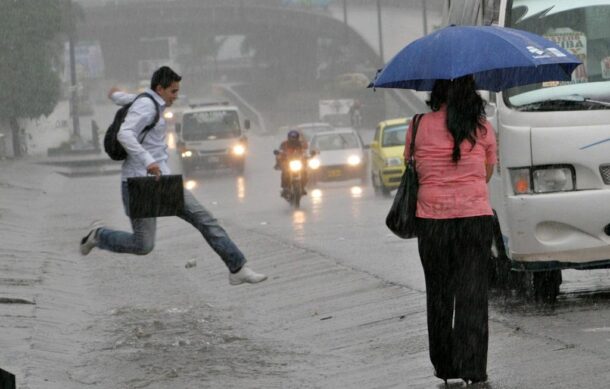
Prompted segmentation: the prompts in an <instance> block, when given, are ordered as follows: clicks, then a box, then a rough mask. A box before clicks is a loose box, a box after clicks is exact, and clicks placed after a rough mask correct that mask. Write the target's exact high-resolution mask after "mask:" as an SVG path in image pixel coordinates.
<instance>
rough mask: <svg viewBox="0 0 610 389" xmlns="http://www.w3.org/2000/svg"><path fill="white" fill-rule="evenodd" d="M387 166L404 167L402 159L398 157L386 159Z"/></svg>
mask: <svg viewBox="0 0 610 389" xmlns="http://www.w3.org/2000/svg"><path fill="white" fill-rule="evenodd" d="M385 165H386V166H401V165H402V159H400V158H398V157H392V158H386V159H385Z"/></svg>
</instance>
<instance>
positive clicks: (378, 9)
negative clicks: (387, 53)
mask: <svg viewBox="0 0 610 389" xmlns="http://www.w3.org/2000/svg"><path fill="white" fill-rule="evenodd" d="M377 28H378V30H379V33H378V35H379V58H381V65H383V64H384V63H385V59H384V55H383V31H382V30H383V26H382V24H381V0H377Z"/></svg>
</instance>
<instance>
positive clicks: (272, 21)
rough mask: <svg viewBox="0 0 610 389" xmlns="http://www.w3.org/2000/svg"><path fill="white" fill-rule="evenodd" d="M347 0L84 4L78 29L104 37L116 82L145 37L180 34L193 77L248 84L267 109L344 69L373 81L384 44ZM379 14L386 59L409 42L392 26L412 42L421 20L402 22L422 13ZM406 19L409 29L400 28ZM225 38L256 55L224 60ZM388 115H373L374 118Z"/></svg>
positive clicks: (362, 10) (405, 103)
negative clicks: (325, 1)
mask: <svg viewBox="0 0 610 389" xmlns="http://www.w3.org/2000/svg"><path fill="white" fill-rule="evenodd" d="M365 3H366V2H365ZM344 4H347V5H348V7H346V8H344V9H341V7H340V5H339V4H337V3H335V4H334V5H332V4H331V6H329V7H327V8H325V9H320V8H316V7H295V6H289V5H286V4H285V0H222V1H218V0H173V1H150V0H149V1H146V2H139V1H137V0H131V1H129V0H123V1H114V2H108V3H106V4H105V5H101V6H100V5H93V4H91V5H87V6H86V7H85V20H84V21H82V23H79V24H78V25H77V34H78V38H79V40H81V41H91V40H96V41H99V42H100V45H101V48H102V52H103V54H104V62H105V67H106V76H107V78H110V79H115V80H119V81H134V80H137V79H138V78H139V77H141V76H139V75H138V62H139V61H141V60H142V59H146V55H147V54H146V53H143V50H142V40H143V39H147V38H148V39H150V38H156V37H163V36H172V37H175V39H176V41H177V47H178V50H177V51H178V54H177V57H178V58H177V61H178V62H179V63H180V65H181V72H182V73H183V74H185V75H188V76H189V79H190V80H194V79H197V80H198V81H200V82H201V83H203V84H205V83H206V82H212V81H216V80H218V79H219V78H225V79H227V80H228V81H241V82H246V83H250V84H252V88H250V89H251V90H250V91H249V92H248V91H246V93H247V94H248V93H249V94H250V96H249V97H251V98H255V99H257V100H258V101H259V102H263V100H265V101H267V102H268V103H269V104H267V107H263V109H266V108H270V107H272V106H273V102H272V101H273V100H274V98H273V95H274V94H277V91H279V90H281V91H282V92H289V91H294V92H300V91H304V90H311V89H318V90H320V89H324V88H325V87H326V86H327V85H329V84H332V80H333V79H334V78H335V77H336V76H337V75H340V74H342V73H349V72H359V73H365V75H366V76H367V77H369V78H371V77H372V76H373V75H374V73H375V70H376V69H377V68H379V67H380V65H381V64H382V60H381V59H380V57H379V45H375V44H374V40H375V39H374V38H372V37H373V36H375V34H376V33H377V32H376V30H377V27H376V26H377V24H376V23H377V19H376V16H375V9H371V7H370V6H369V5H366V4H364V3H363V4H364V5H362V4H357V5H351V4H350V1H349V0H348V1H346V2H345V3H344ZM396 10H401V11H402V13H398V12H396ZM345 11H347V12H345ZM382 11H383V14H382V16H383V18H384V20H385V24H384V29H385V31H384V32H385V33H384V43H385V45H386V53H388V54H387V56H388V57H389V56H391V55H393V53H392V51H393V50H392V49H393V48H394V47H397V46H403V45H404V44H403V43H402V42H400V43H398V44H396V43H394V42H396V41H401V40H404V39H405V37H406V36H405V35H404V34H403V35H398V36H399V39H397V35H396V34H395V33H393V31H392V30H393V29H394V28H399V29H400V30H399V31H401V30H408V31H411V32H410V33H409V34H410V35H411V36H413V39H414V38H415V37H417V36H415V35H416V34H417V33H416V32H415V31H416V30H417V31H422V30H420V28H421V27H420V26H421V20H420V21H419V22H418V23H412V22H409V23H405V21H407V20H412V19H417V18H418V17H419V16H417V15H419V14H417V13H416V16H414V15H411V13H410V12H409V10H408V9H404V8H402V9H401V8H400V7H398V6H395V7H393V8H392V9H391V10H389V9H387V8H386V9H384V10H382ZM346 16H347V18H348V19H347V24H346V23H344V18H345V17H346ZM401 22H402V25H403V26H404V27H405V28H406V29H403V28H401V27H400V25H401ZM415 26H417V27H415ZM421 34H422V33H420V34H418V35H421ZM227 36H243V37H244V38H243V41H242V42H241V46H242V49H243V50H244V51H251V52H254V53H255V54H254V55H252V56H251V57H244V58H241V59H242V60H243V61H242V62H239V61H233V62H232V63H229V61H225V62H224V63H219V60H218V58H217V56H218V50H219V48H220V47H219V37H227ZM377 41H378V39H377ZM386 42H387V43H386ZM365 92H366V93H365ZM385 93H386V92H381V93H380V92H377V96H376V98H372V99H371V98H370V97H369V96H370V95H373V94H372V93H371V92H370V91H363V92H362V93H361V94H362V96H363V97H362V98H363V99H369V100H371V102H370V104H369V105H371V104H372V105H376V106H379V105H380V104H381V105H384V104H385V102H381V101H380V100H381V99H380V98H379V95H383V94H385ZM388 93H391V92H388ZM405 96H406V98H405ZM393 100H395V101H396V102H397V103H396V104H397V105H398V107H399V110H400V111H401V112H405V109H406V110H407V111H409V110H410V111H418V110H421V109H422V105H421V101H420V100H419V99H414V98H413V96H412V95H411V94H409V93H407V94H394V95H393ZM263 105H265V104H263ZM405 107H406V108H405ZM301 108H304V109H305V110H306V111H309V112H308V113H307V114H304V115H303V116H311V112H310V111H312V110H313V109H314V108H313V105H311V106H310V107H308V108H307V107H301ZM378 108H379V107H376V110H378ZM383 110H385V109H383ZM407 113H408V112H407ZM384 115H385V112H383V113H380V114H379V115H376V116H378V117H373V118H371V119H372V121H376V120H378V119H379V118H383V116H384ZM297 116H298V115H297Z"/></svg>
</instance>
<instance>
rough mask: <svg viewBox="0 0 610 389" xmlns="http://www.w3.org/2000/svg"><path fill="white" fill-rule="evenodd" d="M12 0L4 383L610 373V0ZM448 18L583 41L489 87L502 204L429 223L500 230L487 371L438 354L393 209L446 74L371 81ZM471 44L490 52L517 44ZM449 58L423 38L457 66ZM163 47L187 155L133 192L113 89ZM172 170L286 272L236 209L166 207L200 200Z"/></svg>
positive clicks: (4, 208) (2, 0)
mask: <svg viewBox="0 0 610 389" xmlns="http://www.w3.org/2000/svg"><path fill="white" fill-rule="evenodd" d="M0 9H2V12H0V32H1V34H0V36H2V39H0V48H1V49H2V52H3V54H2V56H1V57H0V328H1V330H0V388H2V389H3V388H27V389H38V388H45V389H54V388H62V389H64V388H150V389H152V388H422V389H423V388H463V387H475V388H493V389H512V388H515V389H517V388H519V389H521V388H566V389H567V388H575V387H578V388H587V389H589V388H591V389H597V388H605V387H608V386H609V385H608V382H610V373H608V363H607V361H608V359H609V358H610V351H609V350H610V348H609V347H608V344H609V343H608V342H610V335H609V333H610V271H609V270H608V269H609V268H610V157H609V156H610V149H609V148H610V110H609V108H608V107H610V92H609V91H610V27H609V26H610V25H609V24H608V23H607V21H608V18H609V17H610V1H607V0H606V1H605V0H582V1H565V0H512V1H511V0H428V1H424V0H45V1H44V2H40V1H36V0H0ZM451 25H455V26H456V28H457V26H463V25H477V26H490V25H493V26H500V27H502V28H505V27H508V28H514V29H519V30H524V31H527V32H530V33H534V34H537V35H539V36H541V37H542V38H544V40H545V41H548V42H550V43H549V44H553V45H554V46H553V47H550V46H548V47H539V46H536V44H535V43H531V45H530V46H528V47H527V48H524V52H525V53H526V54H527V56H529V57H532V58H535V59H536V60H543V61H546V60H548V61H553V60H555V59H557V60H558V58H559V59H562V60H563V59H564V57H565V58H568V57H566V55H569V58H568V59H570V58H575V59H576V60H577V61H578V63H577V64H572V65H571V67H569V69H568V70H566V73H565V74H563V75H562V76H563V78H561V79H559V78H554V79H553V78H552V77H550V78H549V77H547V78H544V79H542V78H539V79H536V81H535V82H534V81H530V82H528V83H526V84H523V83H520V84H517V83H510V85H511V87H510V88H503V87H498V88H497V89H496V90H493V89H492V88H488V89H487V90H486V89H483V88H481V89H480V90H479V91H478V94H479V95H480V96H481V98H482V99H483V101H484V112H485V115H486V118H487V120H488V121H489V123H490V125H491V127H490V128H493V131H494V132H493V134H494V135H495V139H496V140H497V144H496V147H497V151H498V153H497V160H496V161H494V162H495V163H493V170H492V171H491V173H493V174H492V176H491V178H490V180H489V182H488V183H487V185H486V188H487V189H486V190H485V191H484V195H487V196H488V198H489V204H490V207H491V209H493V216H491V215H488V216H489V218H490V220H493V222H492V223H490V224H489V226H490V227H489V228H487V229H486V231H484V232H482V233H481V234H478V233H477V234H468V233H464V232H463V231H460V230H454V231H451V233H450V234H449V235H445V236H443V239H441V238H440V237H439V239H438V241H434V242H432V246H437V247H445V246H442V245H443V244H445V243H446V242H458V243H456V244H455V246H456V247H457V248H458V249H464V248H465V247H466V243H464V242H467V241H468V242H469V241H475V240H478V239H479V238H481V236H482V235H483V234H486V233H488V234H489V236H490V240H491V241H492V245H491V256H490V258H489V261H488V262H487V264H486V265H485V266H486V267H488V270H486V274H485V275H484V277H483V278H482V279H485V283H488V288H486V289H488V293H489V303H488V305H489V312H488V325H489V345H488V351H487V359H486V369H487V370H486V374H487V377H486V379H484V380H482V382H474V383H470V382H468V381H469V380H468V379H467V378H473V377H468V376H467V375H464V374H462V375H460V374H456V376H455V377H448V378H449V379H448V381H446V382H445V381H444V380H443V377H441V375H440V374H439V372H438V371H435V367H434V366H433V364H432V363H431V349H430V339H429V331H430V328H429V324H430V323H429V322H430V318H429V316H428V309H429V307H430V304H431V303H435V302H436V301H432V302H430V301H427V297H428V296H429V295H430V293H429V292H430V290H431V286H430V285H427V284H426V282H427V279H426V277H427V276H426V277H425V275H424V268H423V266H422V260H421V258H420V249H421V247H422V242H418V238H417V237H416V238H411V239H401V238H400V237H398V236H397V235H396V234H394V233H393V232H392V231H391V230H390V229H389V228H388V226H387V225H386V216H387V215H388V212H389V211H390V208H391V207H392V204H393V201H394V197H395V196H396V195H397V193H399V190H397V189H398V186H399V183H400V181H401V176H402V174H403V172H404V170H405V165H404V154H403V151H404V147H405V139H406V136H407V132H408V128H409V126H410V120H411V118H412V117H413V116H414V115H416V114H419V113H429V112H431V107H430V104H429V103H430V100H431V92H430V89H429V88H428V89H427V90H426V89H421V90H415V89H416V88H413V89H407V87H404V88H401V87H399V86H396V85H397V84H393V85H392V87H386V86H383V85H376V86H374V83H375V81H376V80H379V78H380V77H383V76H384V73H383V71H384V69H389V65H390V64H391V63H392V62H393V61H394V60H395V59H396V58H398V57H399V53H401V51H402V50H403V49H404V48H405V47H407V45H409V44H411V43H412V42H415V41H417V40H419V39H422V38H423V37H425V36H428V35H430V34H433V33H438V32H439V31H443V29H450V28H452V27H448V26H451ZM468 44H470V45H471V48H474V52H477V53H480V54H476V55H477V58H476V60H477V61H478V60H483V62H485V60H487V59H488V60H489V61H488V62H490V63H491V62H493V63H495V62H497V61H500V60H502V59H503V58H506V57H507V56H508V51H504V52H498V50H495V51H494V50H491V51H490V49H489V47H491V46H486V45H485V44H483V43H482V41H481V40H476V39H474V40H472V41H471V42H468ZM458 49H459V48H457V47H456V51H459V50H458ZM462 51H465V50H462ZM566 53H567V54H566ZM441 58H443V59H444V60H443V59H441V60H437V62H436V63H434V64H421V63H420V64H418V62H417V61H418V59H413V58H410V59H413V61H412V62H409V64H411V65H410V66H413V67H419V68H418V69H419V70H421V69H425V70H426V71H428V70H432V68H439V69H443V68H445V67H446V68H449V67H450V64H449V58H450V56H449V54H447V56H441ZM401 60H402V59H401ZM445 60H446V63H445ZM405 61H406V59H405ZM566 61H567V59H566ZM472 62H475V61H474V58H473V61H472ZM394 63H395V62H394ZM413 64H415V65H413ZM386 65H388V67H386ZM162 66H168V67H170V68H171V69H173V70H174V71H175V72H176V73H177V74H179V75H180V76H181V81H180V84H179V85H180V88H179V91H177V92H176V93H177V95H176V96H177V98H176V100H175V101H174V102H173V104H171V105H169V106H167V107H165V108H164V109H162V110H161V111H160V112H159V114H160V115H159V118H158V119H156V121H155V122H154V123H155V124H154V125H153V126H152V127H151V128H152V129H151V130H150V131H151V132H150V135H147V136H152V137H153V138H151V139H149V140H148V141H150V142H154V139H156V138H154V137H155V136H156V135H158V134H157V133H155V132H154V131H156V130H157V128H163V130H162V131H161V132H160V133H159V134H160V136H161V137H160V138H159V139H160V142H162V149H163V151H162V153H163V155H166V156H167V160H166V165H167V168H168V171H169V172H170V173H169V174H166V173H163V175H161V178H162V179H161V180H160V183H159V182H156V181H155V182H154V184H155V185H165V186H163V187H162V188H163V189H161V190H158V189H150V188H149V187H146V189H144V190H143V192H142V194H141V195H138V196H133V197H132V198H131V199H129V200H131V203H133V204H132V205H130V203H129V201H128V202H127V203H126V204H127V205H126V206H124V204H123V199H122V197H121V193H122V192H121V178H122V175H123V174H124V172H125V167H124V165H123V161H116V160H113V159H111V158H110V156H109V155H108V154H107V153H106V151H105V145H104V143H105V136H106V132H107V129H108V128H109V126H110V125H111V123H112V122H113V119H114V118H115V114H116V112H117V110H119V108H120V107H119V106H118V105H117V103H116V96H118V95H121V93H118V94H117V93H114V94H113V92H114V91H116V90H118V91H121V92H126V93H128V94H130V96H135V95H138V94H140V93H142V92H146V91H150V88H151V76H152V75H153V73H154V72H155V70H157V69H158V68H160V67H162ZM399 70H400V69H399ZM540 72H542V71H540ZM514 73H515V74H516V73H518V72H514ZM387 74H388V72H386V76H387ZM461 76H462V75H457V76H455V78H458V77H461ZM503 76H504V75H503ZM511 77H512V75H511ZM515 77H516V75H515ZM449 78H451V79H453V78H454V76H451V77H449ZM475 80H476V76H475ZM511 81H513V80H511ZM429 84H430V85H432V83H429ZM113 96H114V101H113V98H112V97H113ZM143 99H144V98H143ZM159 99H162V97H159ZM136 101H138V100H136ZM160 101H167V100H163V99H162V100H160ZM134 104H135V103H134ZM155 104H156V103H155ZM132 106H133V105H132ZM155 106H156V105H155ZM151 107H152V105H151ZM151 109H152V108H151ZM143 126H144V125H142V127H143ZM290 132H297V133H298V135H299V137H300V139H301V141H302V142H304V143H303V144H306V145H307V152H306V154H305V156H304V157H303V158H302V159H301V160H299V161H295V162H299V165H298V166H297V165H294V166H295V167H294V168H292V167H291V165H290V164H288V163H286V164H285V165H284V164H283V163H284V162H283V161H282V160H280V159H277V158H278V157H276V154H277V155H278V156H279V155H281V152H280V149H281V147H282V146H281V144H282V142H283V141H286V140H287V139H288V136H289V133H290ZM418 134H419V135H418V136H419V137H421V136H425V131H424V132H420V133H418ZM422 134H423V135H422ZM448 136H449V135H448ZM139 141H140V140H139ZM143 142H144V140H143V139H142V140H141V142H140V143H141V144H144V143H143ZM466 144H468V143H466ZM472 149H473V150H474V146H473V148H472ZM464 150H466V151H464ZM468 150H471V149H470V148H468V147H465V146H464V147H462V153H466V152H468ZM462 155H464V154H462ZM128 158H135V157H132V156H131V155H130V157H128ZM458 165H459V162H458ZM142 166H143V167H142V169H143V170H142V171H146V166H145V165H142ZM480 168H481V169H482V167H480ZM282 169H286V170H285V176H284V179H285V180H287V182H288V184H287V186H285V187H284V188H282ZM291 169H292V170H291ZM447 171H448V169H447ZM447 171H443V172H442V174H445V173H447ZM447 174H448V173H447ZM164 176H165V177H164ZM170 176H171V177H178V179H179V181H175V180H171V178H170ZM166 180H171V182H170V183H169V184H168V183H167V182H169V181H166ZM148 183H149V184H150V183H152V178H151V180H149V181H148ZM170 187H171V188H170ZM168 188H169V189H168ZM130 191H131V192H130V193H132V195H133V194H134V193H136V192H135V190H134V189H130ZM166 192H167V193H169V192H173V193H190V194H192V196H193V198H195V199H196V200H197V201H198V202H199V203H201V205H202V206H203V207H205V209H206V210H207V211H209V213H210V214H211V215H213V216H211V217H209V218H208V219H211V220H215V221H217V222H218V224H219V225H220V226H221V227H222V228H221V229H224V230H225V231H226V233H227V234H228V235H229V236H230V239H231V240H232V241H233V242H234V243H235V245H236V246H237V247H238V248H239V250H240V251H241V252H243V255H244V256H245V258H246V259H247V264H248V267H249V268H251V269H253V270H255V271H256V272H259V273H261V274H264V275H266V277H267V278H266V279H265V280H264V281H262V282H260V283H257V284H253V285H236V284H235V283H234V280H235V278H231V277H233V273H231V274H230V273H229V271H227V266H225V263H226V262H225V263H223V262H222V261H221V260H220V257H219V252H221V251H222V250H224V249H225V248H222V247H221V248H220V249H219V245H218V244H217V243H214V242H215V239H216V238H218V235H222V232H219V230H213V231H212V232H211V233H208V234H207V235H206V234H204V233H200V231H198V230H197V228H192V226H191V225H189V223H187V222H190V221H189V220H191V219H192V218H195V217H196V216H189V215H187V216H185V217H183V218H179V217H171V216H165V215H176V214H178V213H180V212H184V209H185V207H186V208H188V207H189V206H190V205H188V204H186V205H185V202H184V201H182V199H186V198H185V197H184V196H179V200H180V201H178V202H175V203H174V202H173V201H174V200H175V198H171V197H167V198H161V197H159V196H157V197H155V198H154V199H153V200H156V201H157V203H156V204H153V202H152V200H151V199H152V198H153V197H154V196H149V195H147V194H148V193H166ZM452 201H456V200H455V199H452ZM186 202H187V203H188V199H187V200H186ZM151 204H152V205H151ZM130 207H133V208H130ZM128 208H129V209H128ZM136 209H137V210H138V212H140V211H141V212H143V214H146V213H147V212H157V214H162V216H161V217H159V218H158V219H157V220H156V228H155V229H154V231H155V232H154V233H153V237H152V243H151V242H148V243H149V246H148V247H147V250H144V251H142V252H138V253H136V254H139V255H134V254H127V253H126V252H122V253H121V252H111V251H109V250H108V249H107V248H102V247H100V246H97V247H93V246H92V247H90V248H88V250H91V251H90V252H89V251H87V252H83V251H82V250H83V247H82V244H83V241H81V239H85V238H86V237H87V236H88V235H87V234H88V233H89V232H90V231H91V229H92V228H93V227H90V226H91V225H93V224H91V223H92V222H94V221H98V220H99V223H101V224H97V225H96V226H103V227H102V229H103V230H107V229H110V228H111V229H113V230H120V231H127V232H130V231H132V227H133V224H132V223H131V221H130V219H129V218H128V217H127V216H126V211H127V212H133V211H134V210H136ZM206 215H207V214H206ZM206 217H207V216H206ZM189 218H190V219H189ZM139 220H151V219H139ZM185 220H186V221H187V222H185ZM456 220H457V219H456ZM208 221H209V220H208ZM193 225H195V224H193ZM195 227H197V226H196V225H195ZM95 228H98V227H95ZM93 231H95V233H94V234H93V235H92V236H93V237H97V231H99V230H95V229H94V230H93ZM470 232H472V231H470ZM202 234H203V236H202ZM479 235H481V236H479ZM83 236H85V238H83ZM95 239H97V238H95ZM460 239H462V241H460ZM443 242H445V243H443ZM79 243H80V251H79ZM427 243H428V245H430V243H431V242H430V241H428V242H427ZM96 244H97V243H96ZM485 249H486V250H487V249H489V247H486V248H485ZM219 250H220V251H219ZM433 251H434V250H433ZM436 251H439V250H436ZM83 254H86V255H83ZM438 255H439V256H442V255H444V254H443V253H440V254H438ZM247 282H249V281H247ZM428 282H429V280H428ZM466 284H467V282H464V283H463V285H462V286H460V287H459V288H462V289H459V288H458V289H459V290H460V291H461V290H463V289H465V285H466ZM427 289H428V291H427ZM452 305H453V304H452ZM451 316H452V319H451V320H450V321H451V322H452V323H457V320H456V317H454V316H453V314H452V315H451ZM452 325H453V324H452ZM462 362H463V360H460V361H458V362H456V363H462Z"/></svg>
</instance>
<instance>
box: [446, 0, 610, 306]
mask: <svg viewBox="0 0 610 389" xmlns="http://www.w3.org/2000/svg"><path fill="white" fill-rule="evenodd" d="M457 3H462V4H464V5H465V8H463V9H462V13H463V11H464V9H468V8H469V7H470V9H474V8H473V7H472V4H479V5H481V4H483V5H485V4H487V5H488V7H490V6H489V4H490V3H492V2H491V1H487V2H481V1H452V7H451V8H453V9H451V8H448V10H449V11H450V12H449V13H450V15H449V19H450V22H451V23H455V20H453V21H451V11H458V4H457ZM466 3H468V4H466ZM495 3H496V7H497V8H495V9H487V10H484V9H482V7H483V5H481V8H479V9H478V12H479V15H478V18H479V21H481V16H484V15H489V14H492V15H493V14H494V13H495V15H493V16H495V18H497V22H498V24H500V25H503V26H507V27H512V28H517V29H520V30H527V31H531V32H534V33H537V34H539V35H542V36H545V37H547V38H548V39H550V40H553V41H555V42H557V43H559V44H560V45H562V46H563V47H564V48H567V49H569V50H571V51H572V52H573V53H574V54H575V55H577V56H578V57H579V58H580V59H581V60H582V61H583V64H584V65H583V66H580V67H579V68H577V69H576V70H575V71H574V73H573V75H572V81H570V82H561V83H559V82H555V83H543V84H533V85H527V86H523V87H517V88H512V89H508V90H506V91H503V92H502V93H497V94H491V95H490V98H489V99H490V107H488V108H491V109H490V110H489V111H490V112H491V113H492V115H491V117H490V119H491V120H492V121H493V123H494V124H495V127H496V131H497V138H498V142H499V145H498V151H499V161H498V162H499V163H498V166H497V172H496V174H494V176H493V177H492V179H491V181H490V196H491V203H492V206H493V208H494V211H495V213H496V215H497V222H498V223H497V224H496V229H495V230H496V239H495V240H496V245H495V246H496V250H494V252H495V253H496V260H497V261H496V268H495V270H496V275H497V276H499V277H501V278H502V277H503V278H505V279H506V278H508V277H507V276H508V275H509V274H508V273H509V269H512V270H513V271H514V270H516V271H520V273H514V272H512V273H511V274H510V275H511V276H512V278H513V279H517V280H519V281H524V280H525V281H527V282H528V283H529V286H531V287H533V291H534V294H535V296H536V297H537V298H538V299H542V300H546V301H553V300H554V299H555V298H556V296H557V294H558V292H559V285H560V284H561V269H597V268H607V267H610V23H609V20H610V0H606V1H600V0H579V1H574V0H502V1H499V2H498V1H496V2H495ZM498 3H499V5H498ZM475 8H476V7H475ZM481 11H487V12H486V13H484V12H481ZM454 15H455V12H454ZM492 18H493V17H492ZM456 24H458V23H456ZM498 55H501V53H498ZM516 275H517V276H516ZM518 275H522V276H524V277H519V276H518Z"/></svg>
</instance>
